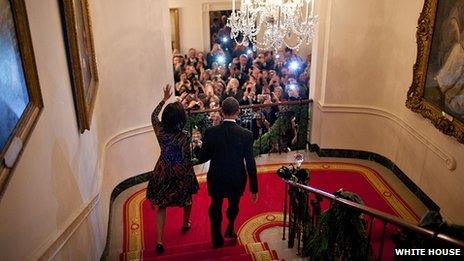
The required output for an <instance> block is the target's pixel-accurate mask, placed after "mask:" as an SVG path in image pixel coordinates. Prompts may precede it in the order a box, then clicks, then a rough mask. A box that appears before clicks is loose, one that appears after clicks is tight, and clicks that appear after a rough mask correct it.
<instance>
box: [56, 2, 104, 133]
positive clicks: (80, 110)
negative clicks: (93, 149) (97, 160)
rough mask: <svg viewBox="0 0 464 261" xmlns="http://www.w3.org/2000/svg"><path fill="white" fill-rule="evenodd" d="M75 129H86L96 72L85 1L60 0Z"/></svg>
mask: <svg viewBox="0 0 464 261" xmlns="http://www.w3.org/2000/svg"><path fill="white" fill-rule="evenodd" d="M61 3H62V5H61V6H62V8H63V13H64V19H65V31H66V36H67V37H66V38H67V39H66V40H67V47H68V54H69V60H70V67H71V74H72V75H71V76H72V80H73V91H74V100H75V105H76V114H77V119H78V125H79V130H80V132H81V133H83V132H84V131H85V130H90V124H91V121H92V113H93V107H94V105H95V98H96V96H97V88H98V73H97V63H96V55H95V48H94V42H93V33H92V23H91V16H90V10H89V2H88V0H61Z"/></svg>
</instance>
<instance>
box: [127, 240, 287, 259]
mask: <svg viewBox="0 0 464 261" xmlns="http://www.w3.org/2000/svg"><path fill="white" fill-rule="evenodd" d="M120 260H165V261H167V260H183V261H187V260H202V261H206V260H234V261H235V260H238V261H242V260H243V261H245V260H246V261H248V260H249V261H253V260H257V261H259V260H265V261H268V260H278V257H277V253H276V252H275V251H274V250H270V249H269V247H268V245H267V244H266V243H262V242H260V243H249V244H247V245H245V246H243V245H240V244H239V243H237V241H236V240H226V241H225V244H224V247H222V248H217V249H213V248H212V246H211V242H200V243H193V244H186V245H179V246H171V247H169V246H166V249H165V251H164V253H162V254H158V253H156V251H155V249H154V248H153V249H144V250H141V251H133V252H126V253H121V255H120Z"/></svg>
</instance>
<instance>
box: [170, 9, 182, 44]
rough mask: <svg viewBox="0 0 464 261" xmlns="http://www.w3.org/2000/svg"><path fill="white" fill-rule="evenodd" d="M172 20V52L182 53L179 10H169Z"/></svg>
mask: <svg viewBox="0 0 464 261" xmlns="http://www.w3.org/2000/svg"><path fill="white" fill-rule="evenodd" d="M169 15H170V20H171V48H172V51H174V50H177V51H180V35H179V8H171V9H169Z"/></svg>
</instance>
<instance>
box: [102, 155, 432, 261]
mask: <svg viewBox="0 0 464 261" xmlns="http://www.w3.org/2000/svg"><path fill="white" fill-rule="evenodd" d="M300 153H302V154H304V158H305V162H346V163H356V164H360V165H363V166H366V167H370V168H372V169H374V170H376V171H377V172H378V173H379V174H380V175H381V176H382V178H383V179H384V180H385V181H386V182H387V183H388V185H390V187H391V188H393V189H394V190H395V191H396V192H397V193H398V195H399V196H401V198H402V199H403V200H404V201H405V202H407V203H408V204H409V206H410V207H411V208H412V210H414V211H415V212H416V214H417V215H418V216H419V217H420V216H422V215H423V214H425V212H426V211H427V207H426V206H425V205H424V204H423V203H422V202H421V201H420V200H419V199H418V198H417V197H416V196H415V195H414V194H413V193H412V192H411V191H410V190H409V189H408V188H407V187H406V186H405V185H404V184H403V183H402V182H401V181H400V180H399V179H398V178H397V177H396V176H395V174H393V172H391V171H390V170H389V169H387V168H385V167H384V166H382V165H380V164H378V163H376V162H373V161H368V160H359V159H346V158H330V157H323V158H322V157H319V156H317V155H316V154H315V153H311V152H308V151H300ZM294 154H295V152H288V153H282V154H269V155H267V154H266V155H261V156H259V157H257V158H256V164H257V165H262V164H272V163H282V164H283V165H285V163H292V162H294ZM207 170H208V163H205V164H203V165H199V166H196V167H195V173H197V174H202V173H206V172H207ZM146 186H147V183H141V184H138V185H135V186H133V187H130V188H129V189H127V190H125V191H123V192H122V193H121V194H120V195H119V196H118V197H117V198H116V199H115V200H114V202H113V208H112V213H111V224H110V226H111V228H110V242H109V255H108V260H119V254H120V253H121V252H122V247H123V227H122V217H123V214H122V213H123V205H124V202H125V201H126V200H127V199H128V198H129V197H130V196H131V195H132V194H133V193H134V192H136V191H138V190H140V189H142V188H144V187H146ZM260 237H261V238H262V239H263V241H266V242H268V244H269V247H270V248H271V249H273V250H276V251H277V253H278V255H279V258H281V259H285V260H303V259H301V258H300V257H298V255H297V253H296V248H295V249H288V248H287V246H286V241H283V240H282V229H281V228H280V227H274V228H269V229H266V230H264V231H263V232H262V233H261V235H260Z"/></svg>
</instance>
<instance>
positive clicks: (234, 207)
mask: <svg viewBox="0 0 464 261" xmlns="http://www.w3.org/2000/svg"><path fill="white" fill-rule="evenodd" d="M224 198H227V200H228V202H229V205H228V206H227V210H226V215H227V219H228V220H229V225H232V226H233V225H234V222H235V218H237V215H238V211H239V207H238V205H239V204H240V198H241V195H231V196H227V197H222V196H211V204H210V205H209V210H208V213H209V220H210V224H211V237H212V240H213V242H219V241H221V240H222V232H221V225H222V202H223V201H224Z"/></svg>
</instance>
